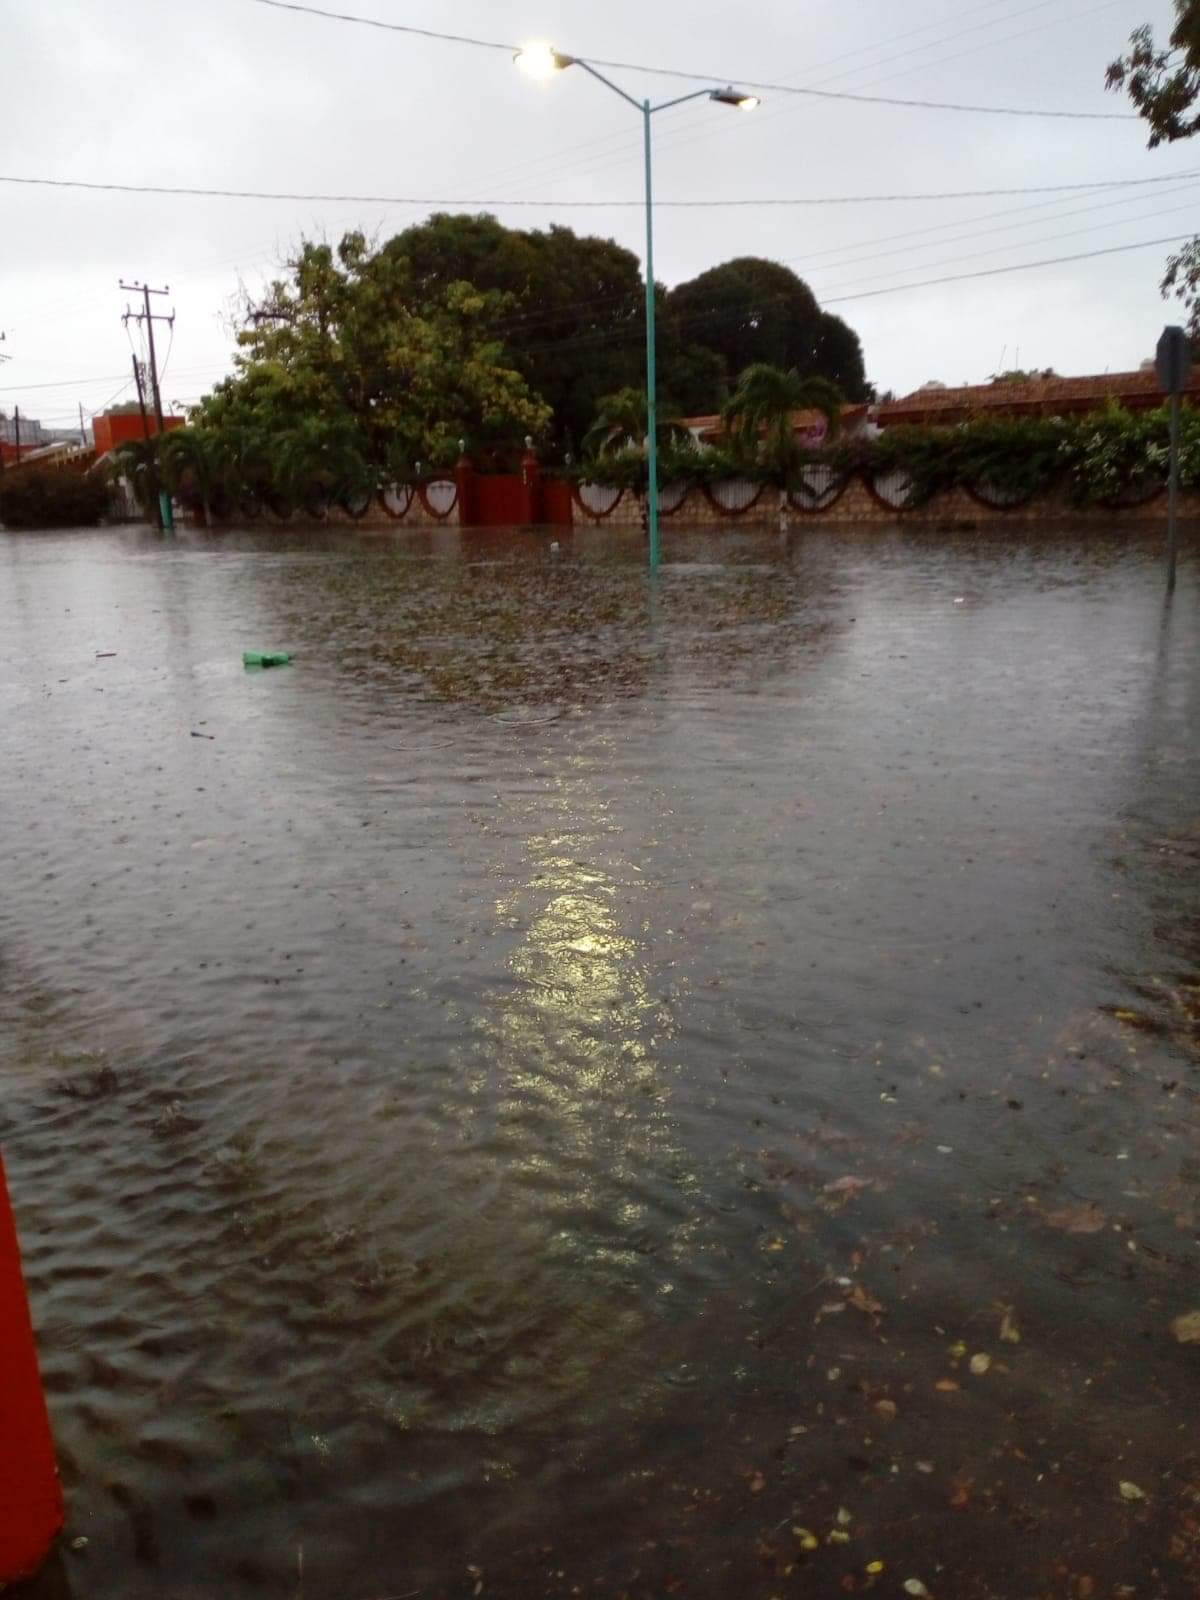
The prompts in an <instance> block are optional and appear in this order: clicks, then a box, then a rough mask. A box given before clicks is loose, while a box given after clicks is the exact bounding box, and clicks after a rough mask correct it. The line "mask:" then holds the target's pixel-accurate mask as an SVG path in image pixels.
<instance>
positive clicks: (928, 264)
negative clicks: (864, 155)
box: [813, 202, 1195, 298]
mask: <svg viewBox="0 0 1200 1600" xmlns="http://www.w3.org/2000/svg"><path fill="white" fill-rule="evenodd" d="M1194 206H1195V202H1192V203H1191V204H1189V205H1183V206H1170V207H1168V209H1167V210H1165V211H1142V212H1139V213H1138V215H1137V216H1136V217H1125V218H1123V219H1121V220H1119V221H1114V220H1112V219H1109V220H1106V221H1104V222H1091V223H1089V224H1088V225H1087V226H1086V227H1084V228H1069V229H1068V230H1067V231H1066V232H1065V233H1047V234H1042V235H1041V236H1040V237H1039V238H1037V239H1022V240H1019V241H1018V242H1017V243H1015V244H1002V245H990V246H989V247H988V248H987V249H985V250H972V251H970V252H968V254H966V255H962V256H948V257H945V258H944V259H943V260H940V261H925V262H922V263H920V264H919V265H916V266H911V267H901V268H900V269H899V270H900V271H901V272H931V271H933V270H935V269H936V268H938V267H956V266H958V265H959V264H960V263H962V262H964V261H978V260H979V259H980V257H986V256H989V255H990V256H994V255H995V252H996V251H997V250H1000V251H1005V252H1007V251H1010V250H1028V249H1032V248H1033V247H1034V246H1035V245H1039V244H1057V243H1058V241H1059V240H1060V239H1077V238H1078V237H1079V236H1080V235H1081V234H1085V233H1098V232H1099V231H1100V230H1101V229H1111V228H1113V227H1119V228H1127V227H1129V226H1130V225H1131V224H1132V223H1137V222H1157V221H1158V219H1159V217H1169V216H1174V215H1175V214H1176V213H1177V212H1180V211H1193V210H1194ZM947 242H949V241H947ZM861 259H863V260H866V261H869V260H870V257H864V258H861ZM852 265H854V263H853V262H843V263H838V264H837V265H836V266H834V267H831V268H830V269H829V270H830V271H838V270H840V267H841V266H852ZM882 276H885V274H882V273H873V274H872V275H871V276H869V277H866V278H855V279H853V280H852V281H851V282H846V281H845V280H844V279H843V281H842V284H841V285H840V286H839V287H843V288H847V289H852V288H856V287H857V286H858V284H860V283H872V282H874V283H878V282H879V279H880V277H882ZM813 293H814V294H815V295H817V296H818V298H819V297H820V296H821V295H822V294H823V293H824V290H823V289H822V288H820V287H819V286H814V287H813Z"/></svg>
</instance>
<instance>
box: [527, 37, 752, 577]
mask: <svg viewBox="0 0 1200 1600" xmlns="http://www.w3.org/2000/svg"><path fill="white" fill-rule="evenodd" d="M513 60H514V62H515V63H516V66H517V68H518V70H519V71H521V72H523V73H524V74H525V75H526V76H527V77H529V78H534V79H538V80H541V81H542V82H545V81H546V80H548V79H550V78H553V77H554V76H555V75H556V74H557V73H559V72H562V71H564V70H565V69H566V68H567V67H582V68H583V70H584V71H585V72H587V73H590V75H591V76H592V77H593V78H595V79H597V80H598V82H600V83H602V84H603V85H604V86H605V88H606V89H611V90H612V92H613V93H614V94H619V95H620V97H621V99H622V100H624V101H625V102H626V103H627V104H628V105H631V106H632V107H633V108H634V110H635V111H637V112H639V113H640V114H641V117H642V125H643V129H644V132H645V147H646V425H647V434H648V439H647V450H648V454H649V460H648V462H647V470H648V483H647V487H646V522H647V527H648V531H649V534H650V570H651V572H653V571H655V570H656V569H657V567H658V560H659V540H658V391H657V383H656V378H655V330H654V189H653V171H652V161H651V140H650V119H651V118H652V117H653V116H654V115H655V114H656V113H657V112H659V111H669V110H670V109H671V107H672V106H681V105H684V104H685V103H686V102H687V101H689V100H712V101H714V102H715V103H716V104H717V105H722V106H731V107H733V109H734V110H736V111H754V110H755V109H756V108H757V106H758V105H759V103H760V102H759V99H758V96H757V95H753V94H745V93H744V92H743V91H742V90H740V89H735V88H733V87H732V86H731V85H728V86H726V87H725V88H723V89H694V90H693V91H692V92H691V93H690V94H681V95H677V96H676V97H675V98H674V99H673V100H663V101H661V102H660V103H659V104H658V105H652V104H651V102H650V101H649V100H635V99H634V97H633V95H631V94H626V93H625V90H624V89H622V88H620V87H618V85H617V84H615V83H613V82H612V80H611V79H610V78H606V77H605V76H604V74H603V73H602V72H598V71H597V69H596V68H595V67H594V66H592V64H591V62H590V61H585V60H584V59H583V58H582V56H568V55H564V54H563V53H562V51H561V50H556V49H555V48H554V46H553V45H551V44H546V43H545V42H544V41H538V42H536V43H533V44H527V45H523V46H522V47H521V49H520V50H518V51H517V52H516V54H515V55H514V57H513Z"/></svg>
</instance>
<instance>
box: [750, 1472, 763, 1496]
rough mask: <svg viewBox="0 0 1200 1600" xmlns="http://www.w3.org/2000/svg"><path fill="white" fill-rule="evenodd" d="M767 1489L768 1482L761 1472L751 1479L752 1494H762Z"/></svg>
mask: <svg viewBox="0 0 1200 1600" xmlns="http://www.w3.org/2000/svg"><path fill="white" fill-rule="evenodd" d="M766 1487H767V1480H766V1479H765V1478H764V1477H763V1475H762V1473H761V1472H756V1473H755V1474H754V1476H753V1477H752V1478H751V1479H750V1493H751V1494H761V1493H762V1492H763V1490H764V1489H765V1488H766Z"/></svg>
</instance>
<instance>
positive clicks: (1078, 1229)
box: [1046, 1200, 1106, 1233]
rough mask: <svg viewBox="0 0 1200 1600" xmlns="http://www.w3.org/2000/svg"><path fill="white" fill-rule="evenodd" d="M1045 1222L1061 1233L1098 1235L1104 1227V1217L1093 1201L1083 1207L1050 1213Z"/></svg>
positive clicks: (1065, 1208) (1066, 1208)
mask: <svg viewBox="0 0 1200 1600" xmlns="http://www.w3.org/2000/svg"><path fill="white" fill-rule="evenodd" d="M1046 1221H1047V1222H1048V1223H1049V1225H1050V1226H1051V1227H1052V1228H1058V1229H1059V1230H1060V1232H1062V1233H1100V1232H1101V1231H1102V1230H1103V1228H1104V1225H1105V1221H1106V1218H1105V1215H1104V1213H1103V1211H1101V1209H1100V1207H1099V1206H1098V1205H1096V1204H1095V1203H1094V1202H1093V1201H1090V1200H1089V1201H1088V1203H1087V1205H1085V1206H1065V1207H1064V1208H1063V1210H1061V1211H1051V1212H1050V1213H1049V1214H1048V1215H1047V1217H1046Z"/></svg>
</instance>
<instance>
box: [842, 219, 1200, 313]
mask: <svg viewBox="0 0 1200 1600" xmlns="http://www.w3.org/2000/svg"><path fill="white" fill-rule="evenodd" d="M1191 237H1192V236H1191V234H1186V233H1173V234H1169V235H1168V236H1167V237H1166V238H1165V239H1143V240H1141V242H1140V243H1138V244H1116V245H1110V246H1109V247H1108V248H1107V249H1104V250H1085V251H1083V252H1082V254H1080V255H1074V256H1050V257H1048V258H1047V259H1046V260H1045V261H1022V262H1019V263H1018V264H1017V265H1016V266H1014V267H986V268H984V269H983V270H981V271H979V272H956V273H953V274H952V275H951V276H950V277H948V278H926V279H925V280H924V281H923V282H921V283H897V284H893V285H892V287H891V288H890V289H867V290H864V291H862V292H860V293H858V294H841V295H827V296H826V297H825V299H824V300H823V301H822V304H823V305H827V306H832V305H841V304H842V303H843V302H845V301H847V300H874V299H875V298H876V296H877V295H881V294H899V293H901V292H902V291H903V290H905V289H931V288H933V287H934V286H935V285H937V284H941V283H963V282H965V280H966V279H968V278H998V277H999V276H1000V275H1001V274H1002V273H1005V272H1031V271H1032V270H1033V269H1034V268H1035V267H1061V266H1064V265H1065V264H1066V263H1067V262H1070V261H1092V260H1094V259H1095V258H1096V257H1097V256H1119V255H1124V254H1125V252H1126V251H1128V250H1148V249H1150V247H1151V246H1152V245H1159V244H1182V243H1183V242H1184V241H1185V240H1187V239H1190V238H1191Z"/></svg>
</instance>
